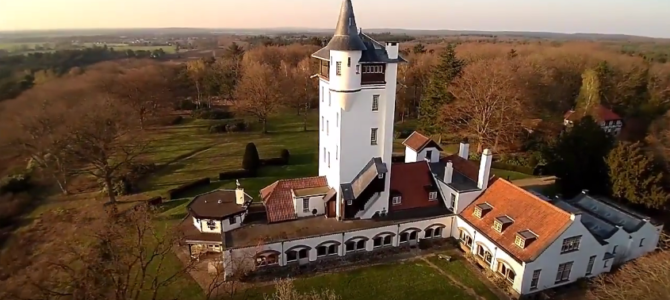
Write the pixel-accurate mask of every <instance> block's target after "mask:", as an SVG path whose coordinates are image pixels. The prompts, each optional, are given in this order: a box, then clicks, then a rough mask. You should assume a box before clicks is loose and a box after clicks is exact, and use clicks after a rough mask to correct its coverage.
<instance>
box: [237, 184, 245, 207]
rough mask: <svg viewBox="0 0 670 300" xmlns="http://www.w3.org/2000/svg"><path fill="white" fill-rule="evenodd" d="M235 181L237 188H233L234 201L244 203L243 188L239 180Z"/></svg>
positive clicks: (239, 203)
mask: <svg viewBox="0 0 670 300" xmlns="http://www.w3.org/2000/svg"><path fill="white" fill-rule="evenodd" d="M235 182H236V183H237V188H236V189H235V203H237V205H244V202H245V201H246V199H245V198H244V188H242V185H240V181H239V180H236V181H235Z"/></svg>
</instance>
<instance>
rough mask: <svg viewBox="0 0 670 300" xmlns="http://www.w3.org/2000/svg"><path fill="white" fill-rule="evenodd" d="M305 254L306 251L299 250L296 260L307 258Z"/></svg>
mask: <svg viewBox="0 0 670 300" xmlns="http://www.w3.org/2000/svg"><path fill="white" fill-rule="evenodd" d="M307 253H308V252H307V249H301V250H300V251H298V259H304V258H307V256H308V255H307Z"/></svg>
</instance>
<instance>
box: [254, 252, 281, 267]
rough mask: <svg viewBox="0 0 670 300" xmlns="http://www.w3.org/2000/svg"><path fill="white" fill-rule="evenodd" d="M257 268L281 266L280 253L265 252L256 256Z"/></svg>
mask: <svg viewBox="0 0 670 300" xmlns="http://www.w3.org/2000/svg"><path fill="white" fill-rule="evenodd" d="M255 263H256V267H267V266H274V265H278V264H279V252H278V251H272V250H270V251H263V252H261V253H258V254H256V259H255Z"/></svg>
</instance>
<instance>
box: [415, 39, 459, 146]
mask: <svg viewBox="0 0 670 300" xmlns="http://www.w3.org/2000/svg"><path fill="white" fill-rule="evenodd" d="M464 66H465V62H464V61H463V60H461V59H458V58H457V57H456V47H455V45H454V44H449V46H447V48H446V49H445V50H444V51H442V52H441V53H440V62H439V63H438V64H437V66H436V67H435V69H434V70H433V71H432V74H431V77H430V80H429V81H428V84H427V86H426V90H425V92H424V95H423V97H422V99H421V101H420V102H419V128H418V129H419V130H420V131H421V132H422V133H424V134H428V135H432V134H438V133H441V131H442V130H441V128H440V125H439V122H438V118H439V110H440V109H441V108H442V106H443V105H444V104H446V103H449V102H450V101H451V100H452V97H453V95H451V93H449V84H451V82H452V81H454V79H456V78H458V77H459V76H460V75H461V73H462V72H463V67H464Z"/></svg>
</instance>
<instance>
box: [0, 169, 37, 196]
mask: <svg viewBox="0 0 670 300" xmlns="http://www.w3.org/2000/svg"><path fill="white" fill-rule="evenodd" d="M31 187H32V183H31V182H30V175H29V174H15V175H10V176H7V177H5V178H3V179H2V180H0V194H10V193H11V194H18V193H22V192H26V191H28V190H29V189H30V188H31Z"/></svg>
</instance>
